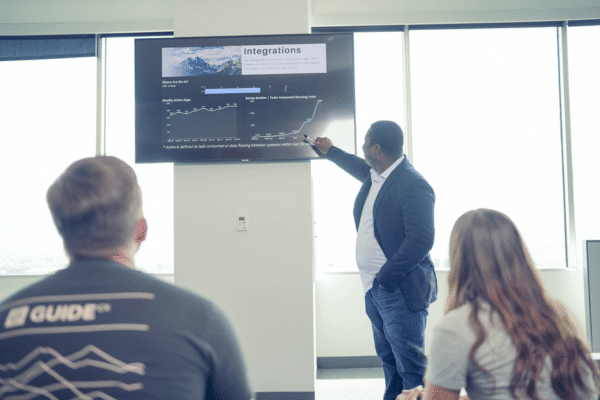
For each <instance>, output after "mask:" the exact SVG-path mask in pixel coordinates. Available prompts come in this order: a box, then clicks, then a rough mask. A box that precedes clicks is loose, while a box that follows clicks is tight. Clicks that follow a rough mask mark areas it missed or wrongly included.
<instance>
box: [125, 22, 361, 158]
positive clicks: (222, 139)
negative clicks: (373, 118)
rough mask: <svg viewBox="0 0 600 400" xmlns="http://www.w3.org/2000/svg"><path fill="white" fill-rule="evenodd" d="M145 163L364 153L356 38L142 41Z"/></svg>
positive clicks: (138, 71)
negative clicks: (331, 147)
mask: <svg viewBox="0 0 600 400" xmlns="http://www.w3.org/2000/svg"><path fill="white" fill-rule="evenodd" d="M135 109H136V125H135V150H136V162H138V163H152V162H213V161H258V160H271V161H274V160H306V159H312V158H318V155H317V154H316V153H315V151H314V150H313V149H312V148H311V146H310V145H309V144H308V143H307V142H306V141H305V140H304V139H305V138H306V136H308V137H310V138H315V137H319V136H326V137H329V138H331V139H332V141H333V143H334V144H335V145H336V146H338V147H340V148H342V149H344V150H346V151H348V152H351V153H355V152H356V143H355V121H354V45H353V39H352V35H351V34H327V35H326V34H306V35H280V36H236V37H233V36H230V37H194V38H192V37H189V38H168V39H165V38H160V39H136V41H135Z"/></svg>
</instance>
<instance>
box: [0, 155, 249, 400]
mask: <svg viewBox="0 0 600 400" xmlns="http://www.w3.org/2000/svg"><path fill="white" fill-rule="evenodd" d="M47 200H48V205H49V206H50V210H51V212H52V216H53V218H54V222H55V223H56V227H57V228H58V231H59V232H60V234H61V236H62V237H63V240H64V246H65V249H66V251H67V253H68V255H69V256H70V259H71V262H70V265H69V266H68V267H67V268H65V269H63V270H61V271H58V272H56V273H55V274H53V275H51V276H49V277H47V278H45V279H42V280H41V281H40V282H38V283H36V284H33V285H31V286H29V287H27V288H25V289H23V290H21V291H20V292H18V293H17V294H15V295H13V296H11V297H10V298H8V299H6V300H5V301H4V302H2V303H1V304H0V322H1V325H0V398H23V399H25V398H37V397H36V396H40V398H59V399H75V398H77V399H100V398H101V399H177V400H186V399H194V400H197V399H220V400H225V399H236V400H237V399H250V398H252V397H253V394H252V392H251V390H250V387H249V384H248V380H247V377H246V370H245V366H244V362H243V359H242V355H241V352H240V349H239V346H238V343H237V340H236V337H235V335H234V333H233V331H232V329H231V327H230V325H229V323H228V321H227V319H226V318H225V316H224V315H223V314H222V313H221V311H219V310H218V309H217V308H216V307H215V305H214V304H212V303H211V302H210V301H208V300H206V299H203V298H201V297H199V296H197V295H194V294H192V293H190V292H188V291H185V290H183V289H180V288H177V287H176V286H174V285H171V284H169V283H166V282H163V281H160V280H158V279H156V278H154V277H152V276H150V275H147V274H145V273H142V272H140V271H136V270H135V267H134V259H133V255H134V254H135V252H136V251H137V249H138V248H139V246H140V243H141V242H142V241H143V240H144V239H145V236H146V220H145V219H144V217H143V214H142V196H141V190H140V187H139V186H138V183H137V179H136V176H135V173H134V172H133V169H131V167H129V166H128V165H127V164H125V163H124V162H123V161H121V160H119V159H117V158H114V157H93V158H86V159H82V160H79V161H77V162H75V163H73V164H72V165H71V166H69V167H68V168H67V170H66V171H65V172H64V173H63V174H62V175H61V176H60V177H59V178H58V179H57V180H56V182H54V183H53V184H52V186H51V187H50V189H49V190H48V193H47ZM32 238H35V233H34V232H32Z"/></svg>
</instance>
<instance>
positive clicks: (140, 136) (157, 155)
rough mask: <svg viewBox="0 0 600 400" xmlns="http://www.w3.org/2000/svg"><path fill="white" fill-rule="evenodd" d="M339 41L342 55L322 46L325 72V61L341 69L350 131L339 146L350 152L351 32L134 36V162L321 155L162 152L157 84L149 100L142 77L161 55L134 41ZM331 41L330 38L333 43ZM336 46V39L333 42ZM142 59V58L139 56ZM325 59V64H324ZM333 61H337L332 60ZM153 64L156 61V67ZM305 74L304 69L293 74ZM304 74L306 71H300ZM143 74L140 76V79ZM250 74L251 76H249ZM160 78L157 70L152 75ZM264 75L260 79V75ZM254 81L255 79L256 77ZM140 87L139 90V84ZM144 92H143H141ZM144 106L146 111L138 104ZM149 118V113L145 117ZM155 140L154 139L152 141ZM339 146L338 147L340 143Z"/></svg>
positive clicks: (276, 159)
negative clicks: (150, 55)
mask: <svg viewBox="0 0 600 400" xmlns="http://www.w3.org/2000/svg"><path fill="white" fill-rule="evenodd" d="M336 39H337V40H338V41H339V40H340V39H341V40H345V41H346V42H345V43H341V44H342V45H344V46H346V47H345V50H346V54H347V57H344V58H343V59H342V57H341V55H340V54H335V52H336V51H337V52H338V53H339V52H340V51H341V50H344V49H338V48H335V47H333V49H332V48H331V47H330V46H328V48H327V68H328V69H327V71H328V72H327V74H330V73H333V71H330V66H331V65H333V66H334V68H333V70H334V71H335V69H336V68H339V67H343V71H344V72H343V74H346V75H347V77H346V81H347V83H346V92H345V93H346V97H349V98H347V99H346V103H347V104H349V108H350V110H349V111H350V112H351V115H345V118H346V119H348V118H351V119H352V131H351V132H348V135H351V137H352V139H351V143H352V144H351V145H349V146H348V145H347V146H345V148H344V147H342V148H343V149H344V150H346V151H348V152H352V153H354V154H356V134H355V133H356V101H355V98H354V91H355V82H354V80H355V74H354V42H353V34H352V33H312V34H284V35H250V36H200V37H174V38H141V39H136V40H135V42H136V45H135V114H136V116H135V158H136V163H164V162H174V163H184V164H204V163H223V162H226V163H227V162H229V163H240V162H288V161H303V160H313V159H319V158H321V155H319V154H318V153H317V152H315V151H314V150H312V149H310V148H309V147H308V146H306V148H307V149H309V150H310V151H305V150H303V152H302V154H292V155H289V154H284V155H282V156H272V155H264V154H262V153H261V152H260V151H259V152H258V153H257V152H256V151H255V152H246V153H244V154H243V155H239V156H236V157H231V156H224V155H223V152H219V151H214V152H206V151H194V150H193V149H186V150H178V151H165V149H163V143H162V114H159V113H158V112H157V110H158V109H159V108H161V107H162V104H161V101H157V99H159V98H162V92H161V94H160V95H156V91H157V90H160V89H161V86H160V85H157V86H156V87H154V88H152V90H153V91H154V92H153V93H154V97H153V98H154V100H150V101H147V100H145V99H146V98H147V97H148V88H147V86H145V85H147V82H148V78H147V73H148V71H147V68H148V64H147V62H152V63H153V64H152V66H153V68H155V71H156V70H157V69H158V70H160V68H158V67H159V66H161V57H157V58H156V57H155V58H154V59H153V60H152V59H149V58H148V54H147V53H146V52H145V51H146V50H145V49H140V47H143V46H145V45H142V46H139V45H138V43H140V42H145V43H153V44H152V46H154V47H155V48H158V49H159V50H158V52H160V51H162V48H166V47H204V46H210V45H224V46H231V45H242V46H244V45H247V46H252V45H261V44H263V45H277V44H312V43H327V42H328V41H330V42H331V41H333V40H336ZM334 43H335V42H334ZM338 45H339V43H338ZM330 52H334V53H333V55H335V56H336V58H335V59H333V60H332V59H331V57H330ZM142 60H144V61H145V62H144V63H142V62H141V61H142ZM330 63H331V64H330ZM336 63H337V64H336ZM157 64H158V66H157ZM298 75H305V74H298ZM306 75H307V76H310V74H306ZM142 77H145V78H142ZM254 77H256V75H254ZM275 77H276V75H271V76H269V78H268V79H273V78H275ZM154 79H158V80H159V81H162V79H163V78H162V74H161V76H160V77H156V76H155V78H154ZM263 79H264V78H263ZM259 80H260V79H259ZM142 87H144V89H141V88H142ZM143 91H145V93H142V92H143ZM147 107H150V110H147V109H146V110H144V108H147ZM149 117H150V118H149ZM157 142H158V143H157ZM340 147H341V146H340Z"/></svg>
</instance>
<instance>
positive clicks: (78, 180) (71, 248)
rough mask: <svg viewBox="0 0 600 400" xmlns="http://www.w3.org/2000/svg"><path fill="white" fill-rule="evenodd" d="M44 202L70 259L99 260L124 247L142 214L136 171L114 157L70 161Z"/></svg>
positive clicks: (130, 238)
mask: <svg viewBox="0 0 600 400" xmlns="http://www.w3.org/2000/svg"><path fill="white" fill-rule="evenodd" d="M46 200H47V201H48V206H49V207H50V211H51V212H52V218H53V219H54V223H55V224H56V227H57V228H58V231H59V232H60V234H61V236H62V237H63V240H64V244H65V249H66V251H67V253H69V255H71V256H88V257H93V256H104V255H106V254H107V253H108V252H110V251H111V250H114V249H117V248H119V247H121V246H124V245H126V244H128V243H129V241H130V240H132V238H133V234H134V230H135V226H136V224H137V222H138V221H139V219H140V218H141V213H142V211H141V210H142V195H141V190H140V187H139V185H138V183H137V178H136V176H135V172H134V171H133V169H132V168H131V167H130V166H129V165H127V164H126V163H125V162H123V161H122V160H120V159H118V158H116V157H104V156H98V157H91V158H84V159H82V160H79V161H76V162H74V163H73V164H71V165H70V166H69V167H68V168H67V169H66V170H65V172H64V173H63V174H62V175H61V176H60V177H59V178H58V179H57V180H56V181H55V182H54V183H53V184H52V185H51V186H50V188H49V189H48V192H47V194H46Z"/></svg>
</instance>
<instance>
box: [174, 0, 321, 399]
mask: <svg viewBox="0 0 600 400" xmlns="http://www.w3.org/2000/svg"><path fill="white" fill-rule="evenodd" d="M174 26H175V34H176V36H230V35H259V34H288V33H307V32H308V30H309V1H308V0H286V1H260V0H253V1H246V0H215V1H213V0H202V1H196V0H175V21H174ZM174 194H175V198H174V204H175V283H176V284H177V285H179V286H182V287H185V288H188V289H191V290H192V291H194V292H196V293H198V294H200V295H202V296H204V297H207V298H209V299H211V300H213V301H214V302H215V303H216V304H217V305H218V306H219V307H221V308H222V309H223V311H224V312H225V313H226V314H227V316H228V317H229V319H230V320H231V322H232V324H233V326H234V329H235V331H236V333H237V335H238V338H239V340H240V344H241V346H242V350H243V352H244V356H245V359H246V363H247V366H248V372H249V377H250V381H251V384H252V386H253V389H254V390H255V391H257V392H281V393H282V394H283V393H284V392H303V393H304V394H305V395H306V396H307V398H314V390H315V383H314V379H315V345H314V341H315V339H314V318H313V310H314V294H313V293H314V278H313V276H314V274H313V241H312V240H313V221H312V207H311V198H312V195H311V178H310V162H308V161H304V162H253V163H241V162H223V163H212V164H195V165H177V164H176V165H175V168H174ZM240 211H241V212H245V213H246V215H247V220H248V230H247V231H237V230H236V215H237V213H238V212H240ZM302 397H303V398H304V396H302Z"/></svg>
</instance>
